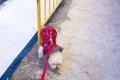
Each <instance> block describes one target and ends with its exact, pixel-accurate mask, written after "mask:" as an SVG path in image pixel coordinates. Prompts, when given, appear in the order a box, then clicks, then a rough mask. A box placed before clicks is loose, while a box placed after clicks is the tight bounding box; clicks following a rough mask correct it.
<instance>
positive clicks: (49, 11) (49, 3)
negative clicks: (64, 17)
mask: <svg viewBox="0 0 120 80" xmlns="http://www.w3.org/2000/svg"><path fill="white" fill-rule="evenodd" d="M50 1H51V0H49V14H50V6H51V5H50Z"/></svg>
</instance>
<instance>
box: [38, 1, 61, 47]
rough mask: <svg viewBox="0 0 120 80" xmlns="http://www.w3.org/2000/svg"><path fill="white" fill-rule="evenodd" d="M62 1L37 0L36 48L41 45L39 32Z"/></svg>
mask: <svg viewBox="0 0 120 80" xmlns="http://www.w3.org/2000/svg"><path fill="white" fill-rule="evenodd" d="M61 2H62V0H37V23H38V46H40V45H41V39H40V31H41V28H42V27H43V26H44V25H45V23H46V22H47V21H48V19H49V18H50V17H51V16H52V14H53V13H54V11H55V10H56V8H57V7H58V6H59V4H60V3H61Z"/></svg>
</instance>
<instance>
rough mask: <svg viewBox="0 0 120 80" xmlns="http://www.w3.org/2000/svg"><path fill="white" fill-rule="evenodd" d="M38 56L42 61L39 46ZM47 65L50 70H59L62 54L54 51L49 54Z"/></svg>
mask: <svg viewBox="0 0 120 80" xmlns="http://www.w3.org/2000/svg"><path fill="white" fill-rule="evenodd" d="M38 56H39V58H40V59H42V58H43V57H45V56H44V54H43V47H42V46H40V47H39V49H38ZM48 62H49V65H50V67H51V68H52V69H54V70H55V69H56V70H59V69H60V67H61V65H62V64H63V57H62V53H61V52H60V51H56V52H54V53H51V54H50V56H49V59H48Z"/></svg>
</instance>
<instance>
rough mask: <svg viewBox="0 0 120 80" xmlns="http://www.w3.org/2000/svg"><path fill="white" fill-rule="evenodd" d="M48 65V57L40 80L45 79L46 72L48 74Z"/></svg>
mask: <svg viewBox="0 0 120 80" xmlns="http://www.w3.org/2000/svg"><path fill="white" fill-rule="evenodd" d="M47 67H48V58H47V60H46V62H45V65H44V70H43V72H42V76H41V78H40V80H44V77H45V74H46V71H47Z"/></svg>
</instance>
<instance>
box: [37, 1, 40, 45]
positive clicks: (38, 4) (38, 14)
mask: <svg viewBox="0 0 120 80" xmlns="http://www.w3.org/2000/svg"><path fill="white" fill-rule="evenodd" d="M37 23H38V47H39V46H40V45H41V40H40V31H41V2H40V0H37Z"/></svg>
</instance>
